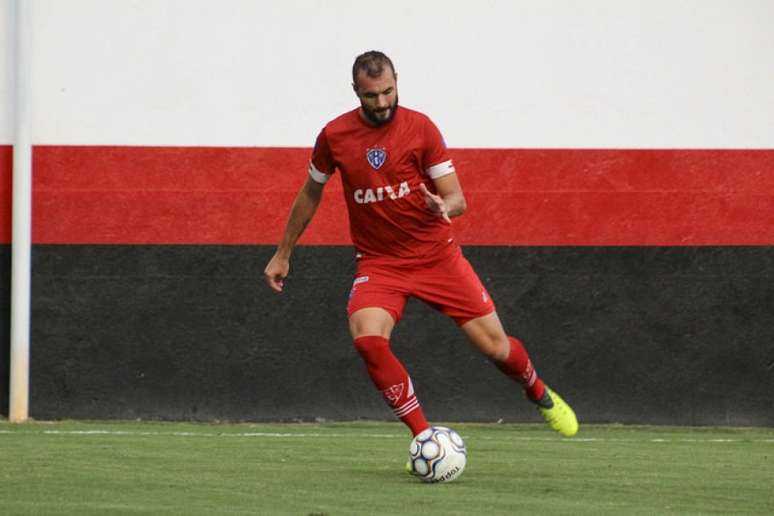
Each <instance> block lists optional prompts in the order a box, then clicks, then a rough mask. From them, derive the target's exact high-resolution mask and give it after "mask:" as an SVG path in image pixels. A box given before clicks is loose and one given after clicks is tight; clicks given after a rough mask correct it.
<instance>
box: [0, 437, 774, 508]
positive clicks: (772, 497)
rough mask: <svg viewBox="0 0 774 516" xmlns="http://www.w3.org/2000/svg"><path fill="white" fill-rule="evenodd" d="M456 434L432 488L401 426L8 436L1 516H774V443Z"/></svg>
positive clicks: (3, 449)
mask: <svg viewBox="0 0 774 516" xmlns="http://www.w3.org/2000/svg"><path fill="white" fill-rule="evenodd" d="M447 424H448V423H447ZM449 426H452V427H453V428H455V429H456V430H458V431H459V432H460V433H461V434H462V436H463V437H464V438H465V442H466V445H467V448H468V465H467V468H466V469H465V473H464V474H463V476H462V477H461V478H460V479H459V480H457V481H455V482H453V483H450V484H440V485H427V484H422V483H420V482H419V481H417V480H416V479H414V478H412V477H410V476H408V475H407V474H405V473H404V472H403V465H404V463H405V461H406V456H407V449H408V443H409V435H408V433H407V431H406V430H405V428H404V427H403V426H402V425H401V424H399V423H367V422H364V423H330V424H233V425H232V424H195V423H147V422H57V423H42V422H33V423H26V424H21V425H18V424H17V425H14V424H9V423H7V422H0V459H2V467H0V472H1V473H0V475H2V478H0V514H3V515H15V514H34V515H39V514H56V515H63V514H73V515H97V514H100V515H102V514H160V515H168V514H184V515H196V514H207V515H211V514H215V515H217V514H294V515H310V514H314V515H322V514H325V515H339V514H356V515H369V514H384V515H410V514H417V515H434V514H444V515H449V514H465V515H487V516H489V515H498V514H540V515H544V514H595V515H597V514H627V515H628V514H648V515H650V514H774V429H760V428H759V429H753V428H734V429H732V428H674V427H670V428H665V427H629V426H591V425H586V426H584V427H582V428H581V432H580V433H579V434H578V436H577V437H576V438H575V439H562V438H560V437H558V436H556V435H555V434H553V433H552V432H550V431H549V430H547V429H545V428H543V427H542V426H533V425H484V424H461V423H451V424H449Z"/></svg>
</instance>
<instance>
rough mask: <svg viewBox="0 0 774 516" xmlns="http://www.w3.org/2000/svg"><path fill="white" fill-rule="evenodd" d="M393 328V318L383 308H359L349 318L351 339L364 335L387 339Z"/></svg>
mask: <svg viewBox="0 0 774 516" xmlns="http://www.w3.org/2000/svg"><path fill="white" fill-rule="evenodd" d="M394 327H395V320H394V319H393V316H392V315H391V314H390V312H388V311H387V310H385V309H384V308H379V307H375V306H374V307H368V308H361V309H360V310H357V311H356V312H354V313H353V314H352V315H350V316H349V332H350V333H351V334H352V338H353V339H357V338H358V337H364V336H366V335H377V336H379V337H384V338H385V339H389V338H390V335H391V334H392V329H393V328H394Z"/></svg>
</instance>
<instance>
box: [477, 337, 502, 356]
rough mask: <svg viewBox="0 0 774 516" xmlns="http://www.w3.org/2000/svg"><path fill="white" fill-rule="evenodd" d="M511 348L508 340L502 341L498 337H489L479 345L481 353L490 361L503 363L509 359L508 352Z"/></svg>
mask: <svg viewBox="0 0 774 516" xmlns="http://www.w3.org/2000/svg"><path fill="white" fill-rule="evenodd" d="M509 348H510V346H509V345H508V339H507V338H505V339H502V338H498V337H489V336H487V338H485V339H482V340H481V342H479V343H478V349H479V351H480V352H481V353H482V354H483V355H484V356H486V357H487V358H489V359H490V360H494V361H495V362H503V361H505V360H507V359H508V350H509Z"/></svg>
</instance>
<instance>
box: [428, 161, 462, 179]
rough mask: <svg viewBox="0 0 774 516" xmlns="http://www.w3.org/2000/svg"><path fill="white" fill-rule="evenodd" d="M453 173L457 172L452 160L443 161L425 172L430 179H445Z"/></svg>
mask: <svg viewBox="0 0 774 516" xmlns="http://www.w3.org/2000/svg"><path fill="white" fill-rule="evenodd" d="M453 172H455V170H454V165H453V164H452V162H451V160H448V161H443V162H441V163H438V164H437V165H433V166H432V167H430V168H428V169H427V170H425V173H426V174H427V175H428V176H429V177H430V179H438V178H439V177H443V176H445V175H447V174H451V173H453Z"/></svg>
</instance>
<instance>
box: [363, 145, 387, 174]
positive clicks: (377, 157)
mask: <svg viewBox="0 0 774 516" xmlns="http://www.w3.org/2000/svg"><path fill="white" fill-rule="evenodd" d="M366 159H367V160H368V164H369V165H371V168H373V169H374V170H379V169H380V168H382V165H384V162H385V161H387V151H385V150H384V149H382V148H378V147H377V148H373V149H368V151H367V152H366Z"/></svg>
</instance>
